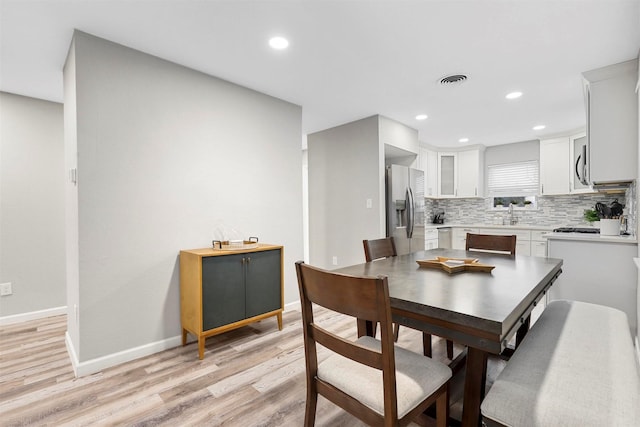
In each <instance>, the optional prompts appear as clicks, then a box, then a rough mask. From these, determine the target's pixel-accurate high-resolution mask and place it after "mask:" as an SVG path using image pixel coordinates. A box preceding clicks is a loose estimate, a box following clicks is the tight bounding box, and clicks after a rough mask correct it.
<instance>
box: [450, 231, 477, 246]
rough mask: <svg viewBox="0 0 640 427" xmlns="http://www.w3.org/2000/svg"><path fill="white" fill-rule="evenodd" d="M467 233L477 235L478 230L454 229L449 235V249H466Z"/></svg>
mask: <svg viewBox="0 0 640 427" xmlns="http://www.w3.org/2000/svg"><path fill="white" fill-rule="evenodd" d="M467 233H472V234H479V229H477V228H471V227H462V228H460V227H455V228H453V230H452V234H451V248H452V249H462V250H464V249H465V248H466V247H467Z"/></svg>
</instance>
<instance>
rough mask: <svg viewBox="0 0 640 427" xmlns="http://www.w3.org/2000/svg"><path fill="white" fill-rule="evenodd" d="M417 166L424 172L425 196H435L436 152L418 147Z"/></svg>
mask: <svg viewBox="0 0 640 427" xmlns="http://www.w3.org/2000/svg"><path fill="white" fill-rule="evenodd" d="M417 167H418V169H420V170H421V171H423V172H424V178H425V182H424V195H425V197H436V196H437V195H438V152H437V151H433V150H429V149H428V148H424V147H420V151H419V153H418V165H417Z"/></svg>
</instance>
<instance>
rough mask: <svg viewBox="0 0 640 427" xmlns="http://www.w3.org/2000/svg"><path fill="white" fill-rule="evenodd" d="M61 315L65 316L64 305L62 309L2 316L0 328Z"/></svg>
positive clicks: (65, 308) (56, 308) (65, 309)
mask: <svg viewBox="0 0 640 427" xmlns="http://www.w3.org/2000/svg"><path fill="white" fill-rule="evenodd" d="M61 314H67V306H66V305H63V306H62V307H54V308H47V309H46V310H38V311H30V312H28V313H20V314H13V315H11V316H2V317H0V326H4V325H12V324H14V323H20V322H26V321H28V320H38V319H44V318H45V317H51V316H60V315H61Z"/></svg>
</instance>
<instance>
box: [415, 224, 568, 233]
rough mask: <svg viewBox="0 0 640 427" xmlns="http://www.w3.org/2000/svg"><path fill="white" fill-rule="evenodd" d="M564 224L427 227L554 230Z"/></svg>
mask: <svg viewBox="0 0 640 427" xmlns="http://www.w3.org/2000/svg"><path fill="white" fill-rule="evenodd" d="M562 226H563V225H561V224H558V225H529V224H516V225H500V224H458V223H447V224H427V225H426V227H425V228H427V229H433V228H449V227H451V228H495V229H501V230H509V229H511V230H541V231H548V230H553V229H554V228H558V227H562Z"/></svg>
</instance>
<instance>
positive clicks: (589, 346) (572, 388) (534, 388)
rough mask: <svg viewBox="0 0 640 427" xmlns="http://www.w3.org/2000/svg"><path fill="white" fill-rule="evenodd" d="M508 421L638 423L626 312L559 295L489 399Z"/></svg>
mask: <svg viewBox="0 0 640 427" xmlns="http://www.w3.org/2000/svg"><path fill="white" fill-rule="evenodd" d="M482 415H483V416H484V417H485V418H487V419H490V420H493V421H496V422H498V423H500V424H503V425H506V426H539V427H542V426H559V425H562V426H576V427H578V426H580V427H583V426H632V425H633V426H638V425H640V375H639V372H638V365H637V363H636V360H635V354H634V348H633V343H632V340H631V334H630V333H629V327H628V322H627V318H626V316H625V314H624V313H623V312H621V311H619V310H616V309H613V308H610V307H604V306H600V305H595V304H589V303H584V302H577V301H553V302H551V303H549V305H548V306H547V307H546V309H545V310H544V312H543V313H542V316H540V319H539V320H538V321H537V322H536V323H535V324H534V325H533V327H532V328H531V331H529V333H528V334H527V336H526V337H525V339H524V340H523V341H522V344H521V345H520V346H519V347H518V349H517V350H516V352H515V354H514V355H513V357H512V358H511V359H510V360H509V362H508V363H507V366H506V367H505V368H504V370H503V371H502V372H501V373H500V375H499V376H498V378H497V379H496V381H495V382H494V384H493V386H492V387H491V389H490V390H489V393H488V394H487V396H486V398H485V399H484V401H483V402H482Z"/></svg>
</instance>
